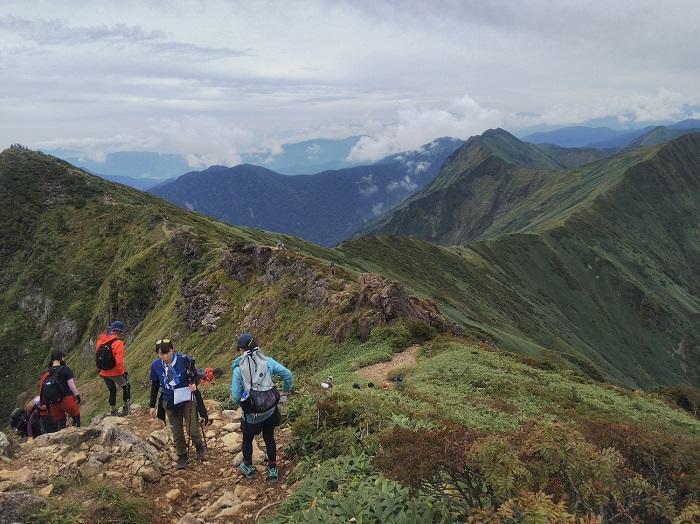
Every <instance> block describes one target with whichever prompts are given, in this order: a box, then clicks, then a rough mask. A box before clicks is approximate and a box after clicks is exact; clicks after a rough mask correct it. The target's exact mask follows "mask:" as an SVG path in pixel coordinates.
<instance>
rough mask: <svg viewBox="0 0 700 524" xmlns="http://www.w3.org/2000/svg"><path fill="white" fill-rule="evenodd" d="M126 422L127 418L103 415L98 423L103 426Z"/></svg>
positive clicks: (118, 424)
mask: <svg viewBox="0 0 700 524" xmlns="http://www.w3.org/2000/svg"><path fill="white" fill-rule="evenodd" d="M126 423H128V420H127V419H126V418H125V417H112V416H109V417H105V418H103V419H102V422H100V425H101V426H102V427H104V426H123V425H124V424H126Z"/></svg>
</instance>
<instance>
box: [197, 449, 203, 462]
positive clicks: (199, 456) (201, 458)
mask: <svg viewBox="0 0 700 524" xmlns="http://www.w3.org/2000/svg"><path fill="white" fill-rule="evenodd" d="M197 460H198V461H199V462H204V446H197Z"/></svg>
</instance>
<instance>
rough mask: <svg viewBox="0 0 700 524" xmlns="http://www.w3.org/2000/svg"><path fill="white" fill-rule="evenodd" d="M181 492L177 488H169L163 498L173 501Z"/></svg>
mask: <svg viewBox="0 0 700 524" xmlns="http://www.w3.org/2000/svg"><path fill="white" fill-rule="evenodd" d="M181 494H182V491H180V490H179V489H177V488H175V489H171V490H170V491H168V492H167V493H166V494H165V498H166V499H168V500H169V501H170V502H175V501H176V500H177V499H178V498H180V495H181Z"/></svg>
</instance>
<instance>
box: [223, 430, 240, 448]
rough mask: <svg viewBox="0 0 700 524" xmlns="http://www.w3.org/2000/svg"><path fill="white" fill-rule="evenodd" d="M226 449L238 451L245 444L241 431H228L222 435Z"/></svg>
mask: <svg viewBox="0 0 700 524" xmlns="http://www.w3.org/2000/svg"><path fill="white" fill-rule="evenodd" d="M221 442H222V443H223V445H224V449H225V450H226V451H229V452H231V453H237V452H238V451H240V450H241V447H242V446H243V435H241V434H240V433H227V434H226V435H224V436H223V437H221Z"/></svg>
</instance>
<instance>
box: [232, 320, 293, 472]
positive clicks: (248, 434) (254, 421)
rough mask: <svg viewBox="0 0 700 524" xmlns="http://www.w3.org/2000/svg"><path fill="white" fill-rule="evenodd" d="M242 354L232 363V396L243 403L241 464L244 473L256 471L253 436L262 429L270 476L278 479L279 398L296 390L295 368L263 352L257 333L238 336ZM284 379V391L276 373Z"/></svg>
mask: <svg viewBox="0 0 700 524" xmlns="http://www.w3.org/2000/svg"><path fill="white" fill-rule="evenodd" d="M237 347H238V357H237V358H236V359H235V360H234V361H233V364H232V365H231V369H232V373H231V375H232V379H231V397H232V398H233V401H234V402H238V403H240V405H241V408H242V411H243V415H242V416H241V432H242V433H243V461H242V462H241V464H240V466H239V470H240V472H241V474H243V475H245V476H246V477H248V478H251V477H252V476H253V475H255V467H254V466H253V437H255V435H258V434H260V433H261V432H262V435H263V439H264V440H265V448H266V450H267V477H268V478H269V479H271V480H276V479H277V478H278V477H279V470H278V469H277V445H276V443H275V427H277V426H279V424H280V421H281V415H280V410H279V408H278V407H277V404H278V402H280V401H282V402H284V401H285V400H286V397H287V394H289V393H290V392H291V391H292V386H293V382H292V372H291V371H289V370H288V369H287V368H286V367H284V366H283V365H282V364H280V363H279V362H277V361H276V360H275V359H273V358H271V357H268V356H265V355H263V353H262V351H260V348H259V347H258V344H257V341H256V340H255V335H251V334H250V333H243V334H242V335H240V336H239V337H238V344H237ZM273 375H277V376H279V377H282V379H283V380H284V386H283V391H284V393H283V394H282V396H281V397H280V394H279V393H278V392H277V390H276V389H275V386H274V384H273V383H272V376H273Z"/></svg>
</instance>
